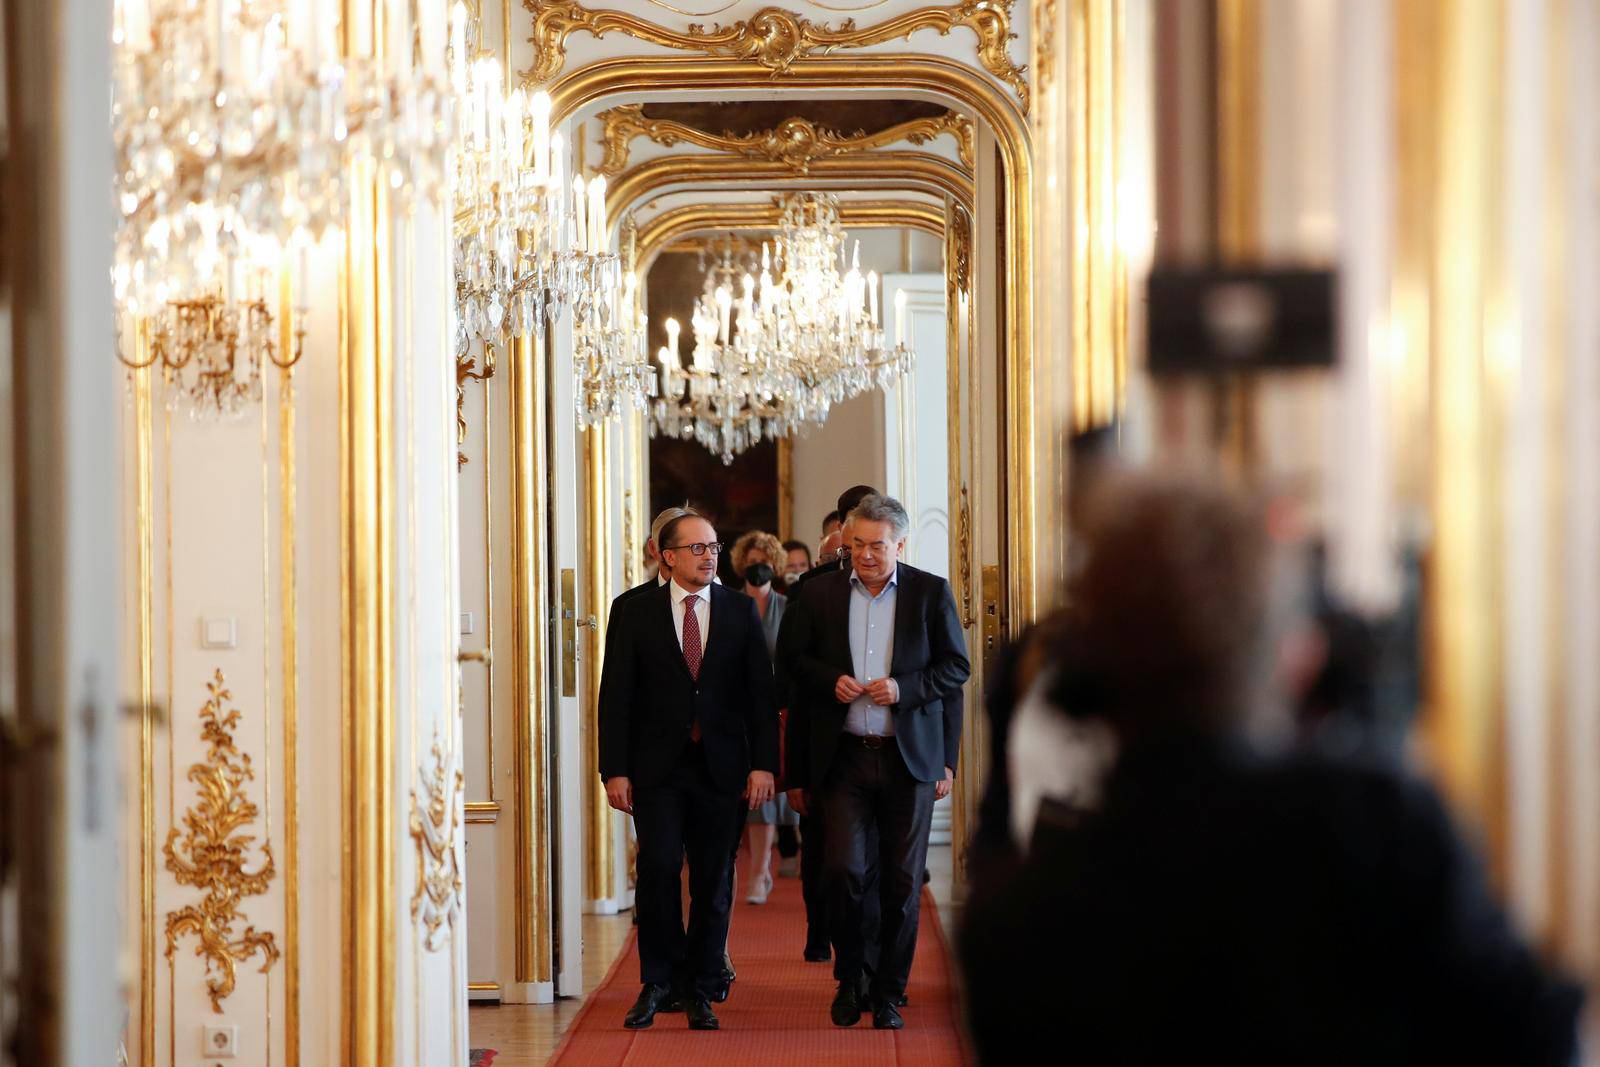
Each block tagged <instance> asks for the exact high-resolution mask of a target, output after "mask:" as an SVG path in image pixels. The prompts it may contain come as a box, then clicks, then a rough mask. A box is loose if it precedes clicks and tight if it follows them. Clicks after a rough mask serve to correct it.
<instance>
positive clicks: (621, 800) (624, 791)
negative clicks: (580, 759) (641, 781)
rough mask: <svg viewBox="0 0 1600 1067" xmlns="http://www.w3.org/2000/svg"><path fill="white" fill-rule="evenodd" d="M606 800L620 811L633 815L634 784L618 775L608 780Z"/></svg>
mask: <svg viewBox="0 0 1600 1067" xmlns="http://www.w3.org/2000/svg"><path fill="white" fill-rule="evenodd" d="M606 800H607V801H608V802H609V803H610V804H611V806H612V807H613V808H616V809H617V810H618V811H624V812H627V813H628V814H629V815H632V814H633V783H632V782H630V781H628V780H627V779H626V778H624V777H622V776H621V775H618V776H617V777H615V778H607V779H606Z"/></svg>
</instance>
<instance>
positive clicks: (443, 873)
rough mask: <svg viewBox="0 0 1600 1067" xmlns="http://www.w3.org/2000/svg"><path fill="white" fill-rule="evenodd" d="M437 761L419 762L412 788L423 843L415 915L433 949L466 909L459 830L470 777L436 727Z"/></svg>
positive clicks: (415, 832)
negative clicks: (463, 793)
mask: <svg viewBox="0 0 1600 1067" xmlns="http://www.w3.org/2000/svg"><path fill="white" fill-rule="evenodd" d="M432 755H433V762H432V766H431V767H427V766H419V767H418V768H417V781H416V784H415V785H414V786H412V788H411V840H412V842H413V843H414V844H415V845H416V847H417V882H416V888H415V889H414V890H413V891H412V894H411V919H412V921H413V922H420V923H421V924H422V926H423V930H424V936H423V944H424V945H425V946H426V947H427V949H428V951H429V952H437V951H439V949H440V948H442V947H443V942H442V941H441V940H440V936H439V934H440V931H441V930H443V929H444V927H445V926H446V925H449V926H450V927H451V928H452V929H454V928H455V925H456V921H457V919H458V918H459V917H460V914H461V865H460V862H459V861H458V860H457V858H456V833H457V832H458V831H459V830H460V828H461V791H462V789H463V788H464V787H465V784H466V779H465V777H464V776H463V775H462V773H461V770H460V768H459V767H456V760H455V754H454V753H453V752H446V751H445V750H444V748H443V747H442V746H441V745H440V743H439V737H438V731H437V730H435V732H434V739H433V748H432Z"/></svg>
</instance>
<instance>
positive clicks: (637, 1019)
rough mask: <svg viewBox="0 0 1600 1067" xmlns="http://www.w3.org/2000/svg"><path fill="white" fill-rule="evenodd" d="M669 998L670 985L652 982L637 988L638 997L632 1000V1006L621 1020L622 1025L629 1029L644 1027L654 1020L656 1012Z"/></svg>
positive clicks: (670, 995)
mask: <svg viewBox="0 0 1600 1067" xmlns="http://www.w3.org/2000/svg"><path fill="white" fill-rule="evenodd" d="M671 999H672V987H671V986H667V985H657V984H654V983H652V984H649V985H646V986H645V987H644V988H643V989H641V990H639V999H638V1000H636V1001H634V1002H633V1007H632V1008H631V1009H630V1010H629V1011H628V1015H627V1017H626V1018H625V1019H623V1020H622V1025H623V1026H625V1027H627V1028H628V1029H629V1030H643V1029H645V1028H646V1027H648V1026H649V1025H650V1024H651V1023H653V1022H655V1021H656V1012H658V1011H661V1010H662V1008H663V1007H664V1006H665V1005H666V1003H667V1002H668V1001H670V1000H671Z"/></svg>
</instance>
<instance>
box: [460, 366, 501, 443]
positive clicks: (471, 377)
mask: <svg viewBox="0 0 1600 1067" xmlns="http://www.w3.org/2000/svg"><path fill="white" fill-rule="evenodd" d="M494 371H495V360H494V346H493V345H489V344H486V345H484V346H483V370H481V371H480V370H478V361H477V360H476V359H474V358H472V357H471V356H468V355H460V356H457V357H456V470H460V469H461V468H462V467H464V466H466V464H467V453H466V452H465V451H464V448H463V446H465V444H466V442H467V383H468V382H469V381H471V382H487V381H488V380H489V379H490V378H493V377H494Z"/></svg>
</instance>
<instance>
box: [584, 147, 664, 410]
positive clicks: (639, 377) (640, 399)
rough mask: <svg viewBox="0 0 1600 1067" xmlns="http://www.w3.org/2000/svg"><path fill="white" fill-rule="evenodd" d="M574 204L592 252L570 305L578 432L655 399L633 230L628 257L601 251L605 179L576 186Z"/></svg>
mask: <svg viewBox="0 0 1600 1067" xmlns="http://www.w3.org/2000/svg"><path fill="white" fill-rule="evenodd" d="M575 191H576V194H577V195H575V197H574V199H585V195H584V194H585V193H586V199H587V201H588V207H587V209H586V211H585V213H584V215H583V216H582V217H581V218H580V220H579V225H580V226H582V225H583V224H584V223H587V224H588V228H589V237H588V239H587V242H586V243H587V247H588V248H589V249H592V250H593V251H592V252H591V253H590V254H589V255H588V256H587V257H586V259H585V260H584V262H583V263H582V264H581V265H580V267H579V269H578V271H577V276H578V278H579V279H580V281H581V283H582V284H580V285H579V286H578V297H577V299H576V300H575V301H574V304H573V324H572V375H573V386H574V388H573V401H574V404H575V405H576V408H577V416H578V428H579V429H588V428H589V427H591V426H597V425H599V424H600V423H602V422H605V421H606V420H607V419H611V418H615V417H616V416H618V415H621V414H622V413H623V412H624V411H625V410H629V409H632V410H640V411H642V410H645V409H646V408H647V407H648V405H649V403H650V401H651V399H652V398H653V397H655V395H656V375H655V369H654V368H653V367H652V366H651V365H650V359H649V356H648V354H647V345H648V343H649V342H648V340H647V338H646V334H647V330H648V325H649V323H648V319H647V318H646V316H645V313H644V294H643V293H642V292H641V291H640V286H639V279H638V275H637V274H636V273H635V272H634V270H633V259H634V256H633V252H632V248H633V243H634V227H633V221H632V219H629V221H628V223H627V225H626V226H625V227H624V235H625V240H626V242H627V245H628V248H629V252H628V256H627V261H628V262H627V265H626V269H624V263H623V257H622V256H621V255H618V254H614V253H611V252H608V251H606V248H607V246H608V242H609V236H608V231H607V222H606V202H605V197H606V180H605V178H604V176H597V177H595V178H594V180H593V181H591V182H589V183H588V186H587V189H586V190H585V187H584V184H583V179H582V178H578V179H577V180H576V183H575Z"/></svg>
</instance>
